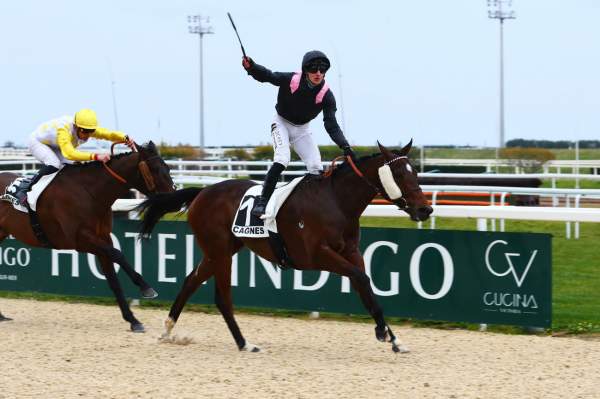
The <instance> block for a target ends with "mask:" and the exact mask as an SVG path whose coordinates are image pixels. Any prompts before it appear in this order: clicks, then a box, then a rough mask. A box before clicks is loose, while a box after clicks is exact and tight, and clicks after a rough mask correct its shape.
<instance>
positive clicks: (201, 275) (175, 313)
mask: <svg viewBox="0 0 600 399" xmlns="http://www.w3.org/2000/svg"><path fill="white" fill-rule="evenodd" d="M207 257H208V255H207V254H204V259H202V262H200V264H199V265H198V266H196V268H195V269H194V270H193V271H192V272H191V273H190V274H189V275H188V276H187V277H186V278H185V280H184V282H183V286H182V287H181V290H180V291H179V293H178V294H177V297H176V298H175V302H173V305H171V310H170V311H169V317H168V318H167V320H165V331H164V333H163V334H162V338H167V337H168V336H169V334H170V333H171V330H172V329H173V327H175V323H177V319H179V315H180V314H181V311H182V310H183V307H184V306H185V304H186V303H187V301H188V299H189V298H190V296H192V294H193V293H194V292H195V291H196V290H197V289H198V287H200V284H202V283H203V282H205V281H206V280H208V279H209V278H210V277H211V276H212V275H213V273H214V266H213V264H212V262H211V261H209V260H207Z"/></svg>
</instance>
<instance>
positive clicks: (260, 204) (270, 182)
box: [252, 162, 285, 218]
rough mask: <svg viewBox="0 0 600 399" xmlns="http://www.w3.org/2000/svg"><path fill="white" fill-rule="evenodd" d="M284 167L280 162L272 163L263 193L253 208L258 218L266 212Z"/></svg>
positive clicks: (253, 212)
mask: <svg viewBox="0 0 600 399" xmlns="http://www.w3.org/2000/svg"><path fill="white" fill-rule="evenodd" d="M284 169H285V166H283V165H282V164H280V163H278V162H274V163H273V165H271V168H270V169H269V171H268V172H267V177H266V178H265V182H264V183H263V189H262V193H261V195H260V196H259V197H258V198H257V199H256V205H254V209H252V214H253V215H254V216H256V217H257V218H259V217H261V216H262V215H264V214H265V210H266V208H267V202H269V198H271V195H272V194H273V191H275V186H276V185H277V181H278V180H279V176H281V172H283V170H284Z"/></svg>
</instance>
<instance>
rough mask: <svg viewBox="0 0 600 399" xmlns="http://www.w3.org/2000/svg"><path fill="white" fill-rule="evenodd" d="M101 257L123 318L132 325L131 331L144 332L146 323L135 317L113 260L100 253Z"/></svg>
mask: <svg viewBox="0 0 600 399" xmlns="http://www.w3.org/2000/svg"><path fill="white" fill-rule="evenodd" d="M98 257H99V258H100V265H101V266H102V272H103V273H104V277H106V282H107V283H108V286H109V287H110V289H111V290H112V292H113V294H114V295H115V298H116V299H117V304H118V305H119V309H121V314H122V315H123V319H125V321H127V322H129V324H130V325H131V331H133V332H144V331H145V330H144V325H143V324H142V323H141V322H140V321H139V320H138V319H136V318H135V316H134V315H133V312H132V311H131V309H130V308H129V304H128V303H127V300H126V299H125V294H124V293H123V289H122V288H121V284H119V280H118V278H117V273H116V272H115V268H114V266H113V262H112V260H111V259H109V258H108V257H107V256H106V255H98Z"/></svg>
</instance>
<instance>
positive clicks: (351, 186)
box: [335, 157, 381, 217]
mask: <svg viewBox="0 0 600 399" xmlns="http://www.w3.org/2000/svg"><path fill="white" fill-rule="evenodd" d="M380 163H381V161H380V160H379V159H378V158H377V157H375V158H371V159H367V160H365V161H362V162H361V163H360V165H357V167H358V169H359V170H360V171H361V172H362V173H363V175H364V177H360V176H359V175H357V174H356V173H355V172H354V171H350V172H346V173H345V174H343V175H341V176H339V177H338V178H337V179H336V182H335V193H336V197H337V200H338V204H339V206H340V208H342V209H343V210H344V213H345V214H346V215H349V216H350V215H352V216H357V217H360V215H361V214H362V213H363V211H364V210H365V208H366V207H367V206H368V205H369V203H370V202H371V201H372V200H373V198H375V195H376V194H377V191H376V190H375V188H374V186H373V185H371V184H374V183H375V182H376V181H377V180H376V179H378V177H377V168H378V167H379V166H380V165H379V164H380ZM369 182H371V184H369Z"/></svg>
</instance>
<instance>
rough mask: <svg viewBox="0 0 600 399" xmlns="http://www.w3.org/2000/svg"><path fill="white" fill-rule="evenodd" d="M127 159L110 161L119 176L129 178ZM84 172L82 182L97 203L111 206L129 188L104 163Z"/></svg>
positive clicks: (111, 166)
mask: <svg viewBox="0 0 600 399" xmlns="http://www.w3.org/2000/svg"><path fill="white" fill-rule="evenodd" d="M126 161H127V160H126V159H115V160H114V161H112V162H110V165H109V167H110V168H111V169H112V170H113V171H114V172H116V173H117V174H118V175H119V176H121V177H123V178H125V179H126V180H129V176H127V173H126V172H127V168H125V163H126ZM82 172H84V174H85V177H84V179H83V180H82V183H81V184H83V186H84V189H85V190H86V191H87V192H88V193H89V194H90V196H92V198H93V201H94V202H95V203H98V204H100V203H104V204H106V205H108V206H111V205H112V204H113V203H114V202H115V201H116V200H117V198H121V197H123V195H124V194H125V193H127V191H128V190H129V188H128V186H127V185H126V184H124V183H121V182H120V181H118V180H117V179H116V178H115V177H114V176H112V175H111V174H110V173H109V171H108V170H106V168H105V167H104V166H103V165H98V167H96V168H93V169H90V170H89V171H82ZM86 172H89V173H86Z"/></svg>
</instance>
